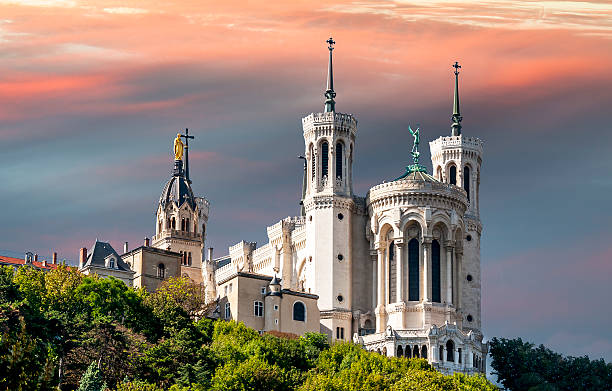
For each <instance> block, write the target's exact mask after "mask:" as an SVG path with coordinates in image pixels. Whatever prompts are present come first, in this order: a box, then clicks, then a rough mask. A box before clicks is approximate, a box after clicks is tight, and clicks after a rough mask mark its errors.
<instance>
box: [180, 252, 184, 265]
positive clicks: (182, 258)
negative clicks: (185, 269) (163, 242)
mask: <svg viewBox="0 0 612 391" xmlns="http://www.w3.org/2000/svg"><path fill="white" fill-rule="evenodd" d="M180 254H181V265H184V264H185V257H184V256H183V251H180Z"/></svg>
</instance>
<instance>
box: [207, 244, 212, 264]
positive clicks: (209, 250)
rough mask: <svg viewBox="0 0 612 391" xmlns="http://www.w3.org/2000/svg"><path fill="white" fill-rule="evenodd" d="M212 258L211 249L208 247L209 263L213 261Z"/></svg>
mask: <svg viewBox="0 0 612 391" xmlns="http://www.w3.org/2000/svg"><path fill="white" fill-rule="evenodd" d="M212 257H213V248H212V247H209V248H208V261H209V262H212V259H213V258H212Z"/></svg>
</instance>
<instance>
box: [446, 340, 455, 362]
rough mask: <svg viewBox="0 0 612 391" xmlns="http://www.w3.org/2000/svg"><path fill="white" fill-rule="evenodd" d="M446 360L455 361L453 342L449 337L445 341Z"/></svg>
mask: <svg viewBox="0 0 612 391" xmlns="http://www.w3.org/2000/svg"><path fill="white" fill-rule="evenodd" d="M446 361H450V362H455V344H454V343H453V341H451V340H450V339H449V340H448V342H446Z"/></svg>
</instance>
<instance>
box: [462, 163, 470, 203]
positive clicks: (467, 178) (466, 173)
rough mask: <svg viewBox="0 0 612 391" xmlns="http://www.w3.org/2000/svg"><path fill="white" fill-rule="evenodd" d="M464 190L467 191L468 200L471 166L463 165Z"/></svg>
mask: <svg viewBox="0 0 612 391" xmlns="http://www.w3.org/2000/svg"><path fill="white" fill-rule="evenodd" d="M463 190H465V192H466V193H467V198H468V201H469V200H470V168H469V167H468V166H465V167H463Z"/></svg>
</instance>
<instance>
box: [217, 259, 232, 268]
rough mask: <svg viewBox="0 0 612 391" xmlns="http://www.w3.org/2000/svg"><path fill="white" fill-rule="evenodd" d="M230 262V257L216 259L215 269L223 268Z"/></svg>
mask: <svg viewBox="0 0 612 391" xmlns="http://www.w3.org/2000/svg"><path fill="white" fill-rule="evenodd" d="M230 262H232V258H230V257H226V258H221V259H217V268H220V267H223V266H225V265H229V264H230Z"/></svg>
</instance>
